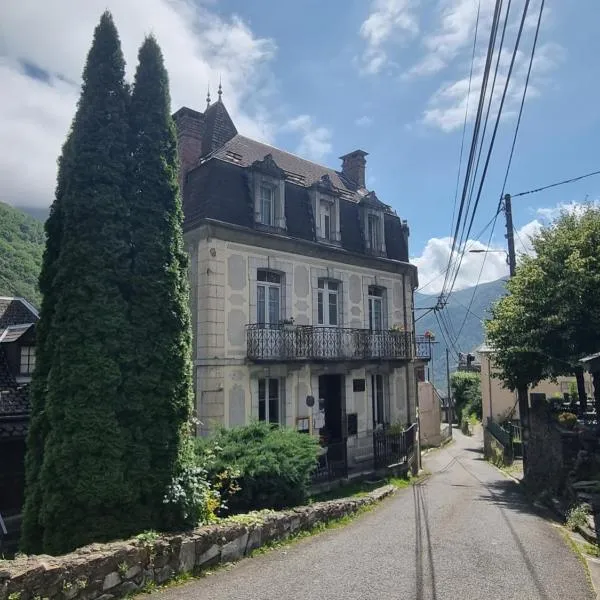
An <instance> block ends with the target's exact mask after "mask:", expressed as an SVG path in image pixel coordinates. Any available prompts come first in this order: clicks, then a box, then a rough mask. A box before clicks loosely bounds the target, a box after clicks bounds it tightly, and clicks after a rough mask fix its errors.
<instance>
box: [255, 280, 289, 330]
mask: <svg viewBox="0 0 600 600" xmlns="http://www.w3.org/2000/svg"><path fill="white" fill-rule="evenodd" d="M263 273H264V274H265V279H260V277H261V275H262V274H263ZM269 278H270V279H271V281H269ZM275 279H278V281H275ZM282 285H283V275H282V274H281V273H278V272H277V271H272V270H269V269H257V271H256V323H257V324H258V325H260V326H262V327H265V328H268V327H275V326H278V325H279V323H280V322H281V319H282V316H281V315H282V304H283V302H282V300H283V295H282V293H281V291H282ZM261 290H262V291H261ZM274 294H276V297H277V306H278V310H277V314H276V315H273V314H272V313H271V310H270V308H271V307H270V305H271V302H272V299H271V298H272V297H273V296H274ZM261 296H262V299H261ZM261 305H262V311H263V312H264V314H263V315H261V314H260V313H261Z"/></svg>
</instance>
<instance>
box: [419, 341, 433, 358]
mask: <svg viewBox="0 0 600 600" xmlns="http://www.w3.org/2000/svg"><path fill="white" fill-rule="evenodd" d="M431 343H432V342H431V338H429V337H427V336H424V335H417V336H415V347H416V348H415V350H416V355H415V356H416V358H418V359H419V360H431Z"/></svg>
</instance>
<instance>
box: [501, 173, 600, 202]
mask: <svg viewBox="0 0 600 600" xmlns="http://www.w3.org/2000/svg"><path fill="white" fill-rule="evenodd" d="M594 175H600V171H592V172H591V173H586V174H585V175H580V176H579V177H572V178H571V179H564V180H563V181H557V182H556V183H551V184H550V185H545V186H543V187H539V188H535V189H534V190H527V191H526V192H519V193H518V194H511V197H513V198H518V197H519V196H526V195H527V194H536V193H537V192H543V191H544V190H548V189H550V188H553V187H558V186H559V185H565V184H567V183H573V182H574V181H580V180H581V179H585V178H586V177H592V176H594Z"/></svg>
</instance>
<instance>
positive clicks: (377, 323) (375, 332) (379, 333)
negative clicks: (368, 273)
mask: <svg viewBox="0 0 600 600" xmlns="http://www.w3.org/2000/svg"><path fill="white" fill-rule="evenodd" d="M384 296H385V290H384V289H383V288H381V287H378V286H375V285H370V286H369V299H368V301H369V331H370V332H371V335H370V338H371V341H370V351H371V355H372V356H384V354H385V348H384V340H385V335H384V332H383V317H384Z"/></svg>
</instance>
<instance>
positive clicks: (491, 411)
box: [476, 343, 592, 423]
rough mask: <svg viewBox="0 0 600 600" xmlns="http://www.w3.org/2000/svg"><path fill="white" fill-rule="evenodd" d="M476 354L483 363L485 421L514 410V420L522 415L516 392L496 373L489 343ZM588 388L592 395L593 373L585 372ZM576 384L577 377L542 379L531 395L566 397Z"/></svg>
mask: <svg viewBox="0 0 600 600" xmlns="http://www.w3.org/2000/svg"><path fill="white" fill-rule="evenodd" d="M476 353H477V354H478V355H479V357H480V363H481V398H482V403H483V422H484V423H486V422H487V418H488V417H490V416H491V417H493V419H494V420H496V421H499V420H503V419H504V418H506V417H507V416H508V415H509V414H510V413H511V412H512V415H513V416H512V417H511V418H512V419H514V420H518V418H519V404H518V401H517V394H516V392H511V391H510V390H508V389H507V388H505V387H504V386H503V385H502V381H501V380H500V379H498V378H497V377H495V376H494V374H497V373H498V369H497V368H496V367H495V366H494V350H493V348H491V347H490V346H488V345H487V344H485V343H484V344H482V345H481V346H479V348H477V350H476ZM584 377H585V388H586V393H587V395H588V397H590V398H591V397H592V380H591V376H590V375H589V374H588V373H586V374H585V376H584ZM573 385H576V380H575V377H566V376H565V377H558V378H557V380H556V381H550V380H549V379H546V380H544V381H540V382H539V383H538V384H537V385H535V386H530V388H529V395H530V397H531V396H532V395H534V394H539V395H542V396H544V397H545V398H552V397H557V396H561V397H563V398H564V396H565V394H568V393H569V391H570V389H571V387H572V386H573Z"/></svg>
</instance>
